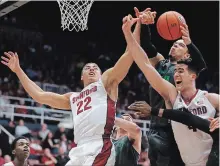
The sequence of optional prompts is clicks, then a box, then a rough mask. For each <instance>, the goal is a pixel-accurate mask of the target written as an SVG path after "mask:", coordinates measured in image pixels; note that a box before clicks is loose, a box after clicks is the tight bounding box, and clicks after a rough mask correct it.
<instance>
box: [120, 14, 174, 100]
mask: <svg viewBox="0 0 220 166" xmlns="http://www.w3.org/2000/svg"><path fill="white" fill-rule="evenodd" d="M131 23H132V22H131V18H130V17H127V21H126V22H125V23H124V24H123V27H122V29H123V32H124V35H125V39H126V41H127V45H128V49H129V51H130V52H131V55H132V57H133V59H134V61H135V62H136V64H137V65H138V67H139V68H140V69H141V71H142V72H143V73H144V75H145V77H146V78H147V80H148V82H149V83H150V84H151V86H152V87H153V88H154V89H155V90H156V91H157V92H158V93H160V95H161V96H163V98H164V99H167V100H169V99H170V98H171V99H172V102H174V99H175V97H176V95H177V91H176V88H175V87H174V86H173V85H172V84H171V83H169V82H168V81H166V80H164V79H163V78H162V77H161V76H160V75H159V73H158V72H157V71H156V70H155V69H154V67H153V66H152V65H151V64H150V61H149V59H148V57H147V55H146V53H145V52H144V50H143V49H142V48H141V47H140V45H139V44H138V43H137V42H136V40H135V39H134V37H133V35H132V33H131ZM171 96H172V97H171Z"/></svg>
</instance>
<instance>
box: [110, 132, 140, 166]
mask: <svg viewBox="0 0 220 166" xmlns="http://www.w3.org/2000/svg"><path fill="white" fill-rule="evenodd" d="M112 142H113V143H114V146H115V151H116V161H115V166H137V163H138V159H139V153H138V152H137V151H136V150H135V149H134V147H133V146H132V145H133V142H132V141H131V140H129V138H128V137H127V136H125V137H121V138H119V139H118V140H112Z"/></svg>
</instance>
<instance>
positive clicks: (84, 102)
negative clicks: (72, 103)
mask: <svg viewBox="0 0 220 166" xmlns="http://www.w3.org/2000/svg"><path fill="white" fill-rule="evenodd" d="M90 103H91V97H90V96H88V97H86V98H85V99H84V100H81V101H79V102H78V103H77V115H79V114H80V113H82V112H83V111H87V110H89V109H91V108H92V106H90V105H89V104H90ZM83 105H84V106H83ZM82 107H83V108H82Z"/></svg>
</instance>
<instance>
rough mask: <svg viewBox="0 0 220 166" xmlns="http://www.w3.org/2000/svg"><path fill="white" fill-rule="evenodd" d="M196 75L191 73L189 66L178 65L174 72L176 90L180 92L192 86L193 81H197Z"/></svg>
mask: <svg viewBox="0 0 220 166" xmlns="http://www.w3.org/2000/svg"><path fill="white" fill-rule="evenodd" d="M195 78H196V75H195V74H193V73H190V72H189V70H188V66H187V65H185V64H177V65H176V66H175V70H174V81H175V85H176V89H177V90H178V91H180V92H182V91H184V90H185V89H187V88H188V87H189V86H191V83H192V81H195Z"/></svg>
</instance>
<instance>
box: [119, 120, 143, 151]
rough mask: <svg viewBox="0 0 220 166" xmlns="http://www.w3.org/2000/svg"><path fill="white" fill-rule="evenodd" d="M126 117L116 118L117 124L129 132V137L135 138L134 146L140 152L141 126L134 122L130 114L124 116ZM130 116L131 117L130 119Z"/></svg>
mask: <svg viewBox="0 0 220 166" xmlns="http://www.w3.org/2000/svg"><path fill="white" fill-rule="evenodd" d="M124 118H128V119H126V120H125V119H122V118H115V126H118V127H120V128H122V129H123V130H125V131H127V132H128V138H129V139H130V140H134V148H135V150H136V151H137V152H138V153H139V154H140V151H141V134H142V133H141V129H140V127H139V126H138V125H137V124H135V123H134V122H132V119H131V118H130V117H129V116H127V117H126V116H124ZM129 118H130V119H129Z"/></svg>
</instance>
